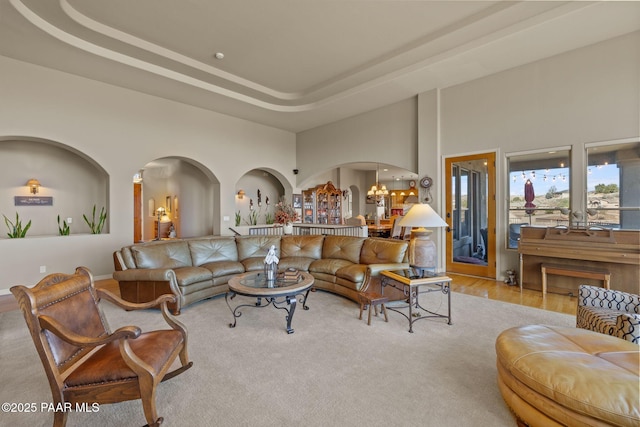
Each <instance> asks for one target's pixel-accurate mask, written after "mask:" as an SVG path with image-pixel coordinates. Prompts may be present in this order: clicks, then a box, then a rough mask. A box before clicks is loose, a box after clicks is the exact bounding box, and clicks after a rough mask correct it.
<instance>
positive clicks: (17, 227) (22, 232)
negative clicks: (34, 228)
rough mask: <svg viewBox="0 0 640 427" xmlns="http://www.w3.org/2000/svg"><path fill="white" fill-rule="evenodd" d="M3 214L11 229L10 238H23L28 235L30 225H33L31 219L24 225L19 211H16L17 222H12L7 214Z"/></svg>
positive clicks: (8, 234)
mask: <svg viewBox="0 0 640 427" xmlns="http://www.w3.org/2000/svg"><path fill="white" fill-rule="evenodd" d="M2 216H3V217H4V223H5V224H6V225H7V228H8V229H9V232H8V233H7V236H9V238H10V239H21V238H23V237H24V236H26V235H27V231H28V230H29V227H31V220H29V222H28V223H27V225H25V226H24V227H22V220H21V219H20V216H19V215H18V212H16V222H15V223H13V222H11V220H9V218H7V216H6V215H4V214H3V215H2Z"/></svg>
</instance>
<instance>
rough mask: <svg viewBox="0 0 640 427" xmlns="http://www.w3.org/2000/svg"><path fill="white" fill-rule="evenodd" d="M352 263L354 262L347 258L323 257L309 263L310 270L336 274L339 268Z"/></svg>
mask: <svg viewBox="0 0 640 427" xmlns="http://www.w3.org/2000/svg"><path fill="white" fill-rule="evenodd" d="M350 265H353V263H352V262H351V261H347V260H346V259H331V258H329V259H325V258H323V259H317V260H315V261H313V262H312V263H311V265H309V271H310V272H312V273H324V274H331V275H332V276H335V275H336V272H337V271H338V270H340V269H341V268H344V267H348V266H350Z"/></svg>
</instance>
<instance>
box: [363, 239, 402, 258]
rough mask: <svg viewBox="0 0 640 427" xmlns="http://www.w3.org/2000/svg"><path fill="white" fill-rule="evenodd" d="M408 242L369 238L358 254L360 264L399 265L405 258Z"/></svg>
mask: <svg viewBox="0 0 640 427" xmlns="http://www.w3.org/2000/svg"><path fill="white" fill-rule="evenodd" d="M408 246H409V242H408V241H406V240H397V239H377V238H369V239H367V240H365V241H364V244H363V245H362V251H361V252H360V263H361V264H386V263H401V262H403V260H404V259H405V257H406V253H407V247H408Z"/></svg>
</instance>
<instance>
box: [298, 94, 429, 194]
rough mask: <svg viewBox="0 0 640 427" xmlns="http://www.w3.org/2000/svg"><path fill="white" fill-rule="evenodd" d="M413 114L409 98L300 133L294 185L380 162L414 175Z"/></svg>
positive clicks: (412, 100) (413, 104)
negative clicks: (338, 170) (330, 172)
mask: <svg viewBox="0 0 640 427" xmlns="http://www.w3.org/2000/svg"><path fill="white" fill-rule="evenodd" d="M417 111H418V110H417V99H416V98H410V99H407V100H405V101H401V102H397V103H395V104H391V105H388V106H386V107H382V108H378V109H376V110H373V111H370V112H368V113H365V114H360V115H357V116H354V117H351V118H348V119H345V120H340V121H338V122H335V123H330V124H328V125H325V126H320V127H317V128H315V129H311V130H308V131H305V132H300V133H299V134H298V135H297V156H296V161H297V167H298V169H299V170H300V173H299V175H298V182H304V181H305V179H307V178H309V177H312V176H314V175H316V174H317V173H320V172H324V171H327V170H329V169H332V168H335V167H336V166H337V165H344V164H348V163H353V162H383V163H386V164H389V165H394V166H397V167H400V168H403V169H407V170H409V171H415V170H416V169H417V159H416V156H415V153H416V151H417V146H418V142H417V134H418V126H417ZM334 184H336V186H337V185H344V184H345V183H342V182H341V183H336V182H334Z"/></svg>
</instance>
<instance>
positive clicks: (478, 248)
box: [445, 153, 496, 279]
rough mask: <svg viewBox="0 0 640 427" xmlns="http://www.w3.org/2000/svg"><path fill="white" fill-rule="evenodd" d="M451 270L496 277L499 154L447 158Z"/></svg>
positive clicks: (448, 267)
mask: <svg viewBox="0 0 640 427" xmlns="http://www.w3.org/2000/svg"><path fill="white" fill-rule="evenodd" d="M445 168H446V176H447V182H446V218H445V219H446V221H447V224H448V225H449V226H448V228H447V271H449V272H452V273H461V274H471V275H474V276H481V277H489V278H494V279H495V277H496V267H495V265H496V262H495V259H496V253H495V251H496V244H495V243H496V242H495V228H496V227H495V205H496V201H495V153H486V154H477V155H471V156H462V157H455V158H449V159H447V160H446V165H445Z"/></svg>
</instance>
